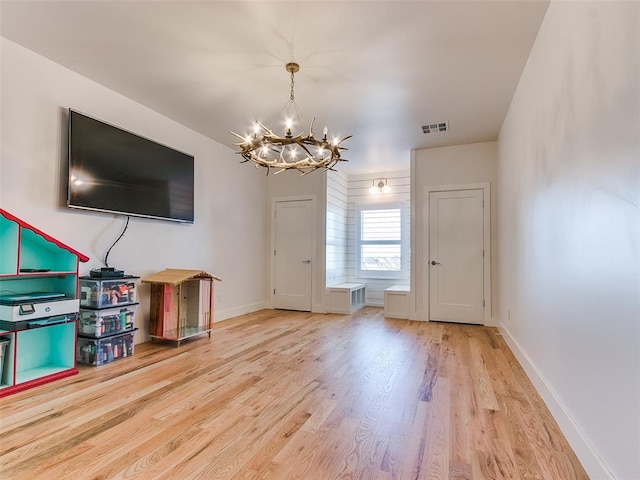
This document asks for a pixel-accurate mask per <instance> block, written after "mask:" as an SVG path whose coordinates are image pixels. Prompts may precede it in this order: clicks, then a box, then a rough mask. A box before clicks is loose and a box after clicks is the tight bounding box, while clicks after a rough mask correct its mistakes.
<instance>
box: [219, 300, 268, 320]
mask: <svg viewBox="0 0 640 480" xmlns="http://www.w3.org/2000/svg"><path fill="white" fill-rule="evenodd" d="M265 308H267V307H266V302H255V303H249V304H248V305H242V306H240V307H235V308H229V309H227V310H218V309H216V310H215V311H214V317H213V321H214V323H217V322H223V321H224V320H228V319H230V318H233V317H238V316H240V315H245V314H247V313H253V312H257V311H258V310H263V309H265Z"/></svg>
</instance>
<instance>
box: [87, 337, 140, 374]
mask: <svg viewBox="0 0 640 480" xmlns="http://www.w3.org/2000/svg"><path fill="white" fill-rule="evenodd" d="M136 330H137V328H136V329H134V330H133V331H131V332H125V333H120V334H117V335H111V336H108V337H102V338H83V337H78V350H77V357H76V358H77V360H78V363H84V364H87V365H94V366H99V365H104V364H106V363H110V362H113V361H114V360H118V359H120V358H126V357H131V356H133V350H134V344H133V336H134V335H135V333H136V332H135V331H136Z"/></svg>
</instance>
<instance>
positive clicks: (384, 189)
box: [369, 178, 391, 195]
mask: <svg viewBox="0 0 640 480" xmlns="http://www.w3.org/2000/svg"><path fill="white" fill-rule="evenodd" d="M376 180H377V183H376ZM390 191H391V187H390V186H389V182H388V180H387V179H386V178H374V179H373V180H371V187H369V193H371V194H372V195H377V194H378V193H389V192H390Z"/></svg>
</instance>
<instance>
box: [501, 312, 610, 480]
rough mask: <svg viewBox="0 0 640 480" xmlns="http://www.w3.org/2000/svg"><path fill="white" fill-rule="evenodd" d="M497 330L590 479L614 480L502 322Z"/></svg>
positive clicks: (565, 408) (578, 427)
mask: <svg viewBox="0 0 640 480" xmlns="http://www.w3.org/2000/svg"><path fill="white" fill-rule="evenodd" d="M498 329H499V331H500V333H502V336H503V338H504V339H505V341H506V342H507V345H509V348H510V349H511V351H512V352H513V354H514V355H515V356H516V358H517V359H518V362H520V365H521V366H522V368H523V369H524V371H525V372H526V374H527V376H528V377H529V379H530V380H531V383H533V385H534V387H535V388H536V391H537V392H538V394H539V395H540V396H541V397H542V400H543V401H544V403H545V404H546V406H547V408H548V409H549V411H550V412H551V415H553V418H554V419H555V421H556V422H557V423H558V426H559V427H560V430H562V433H563V434H564V436H565V437H566V439H567V441H568V442H569V445H571V448H573V451H574V452H575V453H576V455H577V457H578V459H579V460H580V463H582V466H583V467H584V469H585V470H586V472H587V474H588V475H589V477H590V478H592V479H593V480H596V479H598V480H605V479H606V480H615V477H614V475H613V473H611V471H610V470H609V468H608V467H607V465H606V464H605V463H604V461H603V460H602V457H601V456H600V455H599V454H598V451H597V450H596V448H595V447H594V446H593V444H592V443H591V441H590V440H589V439H588V438H587V436H586V435H585V434H584V432H583V431H582V429H581V428H580V426H579V425H578V423H577V422H576V420H575V419H574V418H573V416H572V415H571V412H570V411H569V409H568V408H567V407H566V406H565V405H564V403H563V402H562V400H560V398H559V397H558V395H557V394H556V393H555V391H554V389H553V388H552V387H551V385H550V384H549V382H548V381H547V379H546V378H545V377H544V375H542V373H541V372H540V370H538V368H537V367H536V366H535V364H534V363H533V362H532V361H531V358H529V356H528V355H527V353H526V352H525V351H524V350H523V349H522V347H520V344H519V343H518V342H517V341H516V340H515V339H514V338H513V336H512V335H511V333H510V332H509V329H508V328H506V327H505V326H504V324H503V323H502V322H498Z"/></svg>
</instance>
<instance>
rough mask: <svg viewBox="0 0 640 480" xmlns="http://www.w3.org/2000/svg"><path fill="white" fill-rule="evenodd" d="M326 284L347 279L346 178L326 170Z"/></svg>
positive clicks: (335, 283) (333, 283) (343, 281)
mask: <svg viewBox="0 0 640 480" xmlns="http://www.w3.org/2000/svg"><path fill="white" fill-rule="evenodd" d="M326 215H327V239H326V246H327V252H326V255H327V271H326V279H327V286H331V285H338V284H340V283H345V282H346V281H347V278H348V277H347V178H346V177H345V176H344V175H343V174H342V173H340V172H338V171H336V172H331V171H328V172H327V213H326Z"/></svg>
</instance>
